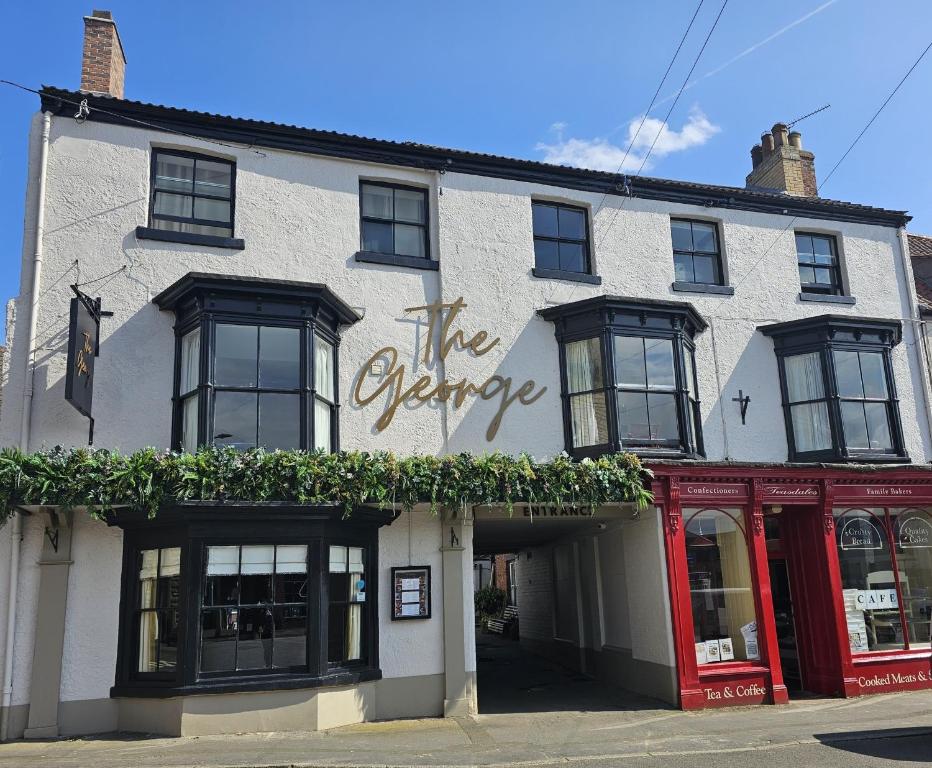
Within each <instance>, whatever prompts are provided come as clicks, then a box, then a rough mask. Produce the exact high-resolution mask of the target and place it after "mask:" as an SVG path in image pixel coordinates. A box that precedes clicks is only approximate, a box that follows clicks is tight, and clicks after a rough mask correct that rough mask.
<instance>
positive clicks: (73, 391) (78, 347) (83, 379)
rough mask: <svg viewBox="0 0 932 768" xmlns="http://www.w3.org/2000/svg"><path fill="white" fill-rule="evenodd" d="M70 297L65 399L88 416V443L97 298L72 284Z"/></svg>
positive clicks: (91, 433)
mask: <svg viewBox="0 0 932 768" xmlns="http://www.w3.org/2000/svg"><path fill="white" fill-rule="evenodd" d="M71 290H73V291H74V293H75V297H74V298H73V299H72V300H71V319H70V321H69V323H68V370H67V373H66V375H65V400H67V401H68V402H69V403H71V404H72V405H73V406H74V407H75V408H76V409H77V410H78V411H79V412H80V413H82V414H83V415H84V416H87V417H88V418H89V419H90V420H91V423H90V431H89V434H88V444H92V443H93V442H94V417H93V415H92V411H91V406H92V403H93V399H94V359H95V358H96V357H97V355H98V354H99V352H100V349H99V342H100V318H101V316H103V315H104V314H107V315H109V314H110V313H103V312H101V310H100V299H99V298H97V299H92V298H91V297H90V296H88V295H87V294H85V293H82V292H81V291H80V290H78V288H77V287H76V286H71Z"/></svg>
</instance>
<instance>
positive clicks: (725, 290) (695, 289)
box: [670, 280, 735, 296]
mask: <svg viewBox="0 0 932 768" xmlns="http://www.w3.org/2000/svg"><path fill="white" fill-rule="evenodd" d="M670 287H671V288H673V290H674V291H676V292H678V293H714V294H717V295H719V296H734V295H735V289H734V287H732V286H730V285H716V284H715V283H686V282H681V281H679V280H677V281H675V282H674V283H673V285H672V286H670Z"/></svg>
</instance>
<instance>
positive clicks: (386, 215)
mask: <svg viewBox="0 0 932 768" xmlns="http://www.w3.org/2000/svg"><path fill="white" fill-rule="evenodd" d="M393 213H394V208H393V206H392V188H391V187H377V186H373V185H371V184H363V185H362V215H363V216H375V217H376V218H380V219H390V218H392V215H393Z"/></svg>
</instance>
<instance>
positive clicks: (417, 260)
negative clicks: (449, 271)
mask: <svg viewBox="0 0 932 768" xmlns="http://www.w3.org/2000/svg"><path fill="white" fill-rule="evenodd" d="M354 258H355V259H356V261H358V262H361V263H363V264H385V265H387V266H389V267H408V268H409V269H426V270H431V271H434V272H436V271H437V270H439V269H440V262H439V261H434V260H433V259H426V258H421V257H419V256H400V255H398V254H395V253H375V252H374V251H358V252H357V253H356V256H355V257H354Z"/></svg>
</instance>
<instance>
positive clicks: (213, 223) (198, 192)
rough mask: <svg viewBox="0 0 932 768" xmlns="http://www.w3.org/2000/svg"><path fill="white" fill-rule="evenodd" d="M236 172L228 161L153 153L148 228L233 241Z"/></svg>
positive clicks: (154, 151)
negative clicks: (230, 238) (231, 238)
mask: <svg viewBox="0 0 932 768" xmlns="http://www.w3.org/2000/svg"><path fill="white" fill-rule="evenodd" d="M235 170H236V166H235V165H234V164H233V163H232V162H230V161H229V160H221V159H219V158H216V157H207V156H204V155H196V154H192V153H190V152H178V151H174V150H172V151H168V150H164V149H155V150H153V152H152V184H151V190H150V203H149V226H150V227H151V228H152V229H160V230H164V231H167V232H181V233H184V234H190V235H207V236H212V237H223V238H229V237H232V236H233V207H234V191H233V190H234V177H235Z"/></svg>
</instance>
